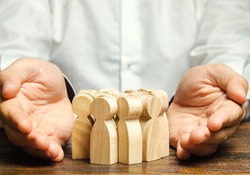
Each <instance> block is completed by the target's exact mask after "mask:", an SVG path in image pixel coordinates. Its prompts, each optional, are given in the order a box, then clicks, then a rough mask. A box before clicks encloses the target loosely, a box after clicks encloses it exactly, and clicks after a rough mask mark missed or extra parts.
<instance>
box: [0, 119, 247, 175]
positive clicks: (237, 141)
mask: <svg viewBox="0 0 250 175" xmlns="http://www.w3.org/2000/svg"><path fill="white" fill-rule="evenodd" d="M249 133H250V122H246V123H243V124H242V125H241V126H240V128H239V129H238V130H237V132H236V133H235V135H234V136H233V137H232V138H230V139H228V140H227V141H226V142H225V143H223V144H221V145H220V146H219V149H218V151H217V152H216V153H215V154H214V155H212V156H209V157H204V158H198V157H192V158H191V159H189V160H188V161H179V160H178V159H177V158H176V156H175V150H174V149H172V148H171V149H170V155H169V156H168V157H165V158H163V159H159V160H156V161H152V162H148V163H147V162H142V163H140V164H134V165H125V164H121V163H117V164H114V165H109V166H107V165H94V164H90V163H89V160H72V158H71V142H69V143H68V144H67V145H66V147H65V158H64V160H63V161H62V162H61V163H52V162H49V161H45V160H40V159H35V158H32V157H30V156H28V155H26V154H25V153H24V152H23V151H21V150H20V149H19V148H17V147H14V146H12V145H11V144H10V142H9V141H8V140H7V137H6V135H5V133H4V130H3V129H0V170H1V171H0V174H3V175H5V174H26V175H31V174H32V175H36V174H64V175H72V174H139V175H143V174H208V175H211V174H250V146H249V145H250V134H249Z"/></svg>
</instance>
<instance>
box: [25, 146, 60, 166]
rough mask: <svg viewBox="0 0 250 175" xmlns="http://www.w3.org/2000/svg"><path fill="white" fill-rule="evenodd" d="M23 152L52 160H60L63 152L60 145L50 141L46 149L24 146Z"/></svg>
mask: <svg viewBox="0 0 250 175" xmlns="http://www.w3.org/2000/svg"><path fill="white" fill-rule="evenodd" d="M23 149H24V151H25V152H27V153H28V154H29V155H32V156H34V157H37V158H42V159H49V160H51V161H53V162H60V161H62V159H63V157H64V152H63V149H62V148H61V146H59V145H57V144H55V143H53V142H52V143H51V144H50V146H49V147H48V149H46V150H41V149H36V148H30V147H24V148H23Z"/></svg>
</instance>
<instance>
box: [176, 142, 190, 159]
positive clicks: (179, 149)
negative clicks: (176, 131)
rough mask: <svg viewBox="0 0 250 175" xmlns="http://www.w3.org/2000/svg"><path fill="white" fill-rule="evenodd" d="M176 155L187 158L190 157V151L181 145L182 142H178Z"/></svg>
mask: <svg viewBox="0 0 250 175" xmlns="http://www.w3.org/2000/svg"><path fill="white" fill-rule="evenodd" d="M176 156H177V157H178V158H179V159H180V160H187V159H189V157H190V153H189V152H188V151H187V150H185V149H183V148H182V147H181V145H180V142H178V143H177V150H176Z"/></svg>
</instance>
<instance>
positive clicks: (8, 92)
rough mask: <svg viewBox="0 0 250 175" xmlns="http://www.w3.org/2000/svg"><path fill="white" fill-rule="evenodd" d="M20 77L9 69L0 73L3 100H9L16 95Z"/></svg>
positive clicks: (19, 85)
mask: <svg viewBox="0 0 250 175" xmlns="http://www.w3.org/2000/svg"><path fill="white" fill-rule="evenodd" d="M21 81H22V80H21V77H20V74H17V73H16V72H15V71H13V70H12V69H11V68H7V69H6V70H4V71H2V72H1V73H0V87H1V91H2V94H1V95H2V98H3V99H10V98H12V97H14V96H16V95H17V93H18V92H19V90H20V87H21Z"/></svg>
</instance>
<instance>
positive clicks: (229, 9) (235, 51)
mask: <svg viewBox="0 0 250 175" xmlns="http://www.w3.org/2000/svg"><path fill="white" fill-rule="evenodd" d="M249 19H250V1H249V0H230V1H228V0H207V2H206V3H205V6H204V10H203V15H202V16H201V18H200V19H197V20H199V21H198V24H199V25H198V29H197V30H198V32H197V38H196V42H195V44H194V47H193V49H192V50H191V52H190V60H191V64H192V65H193V66H195V65H198V64H215V63H224V64H226V65H228V66H229V67H231V68H232V69H234V70H235V71H236V72H238V73H239V74H241V75H243V72H244V66H245V64H246V61H247V59H249V55H250V49H249V46H250V22H249Z"/></svg>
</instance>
